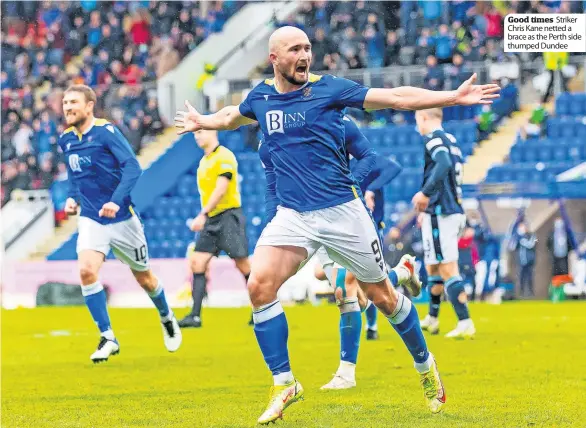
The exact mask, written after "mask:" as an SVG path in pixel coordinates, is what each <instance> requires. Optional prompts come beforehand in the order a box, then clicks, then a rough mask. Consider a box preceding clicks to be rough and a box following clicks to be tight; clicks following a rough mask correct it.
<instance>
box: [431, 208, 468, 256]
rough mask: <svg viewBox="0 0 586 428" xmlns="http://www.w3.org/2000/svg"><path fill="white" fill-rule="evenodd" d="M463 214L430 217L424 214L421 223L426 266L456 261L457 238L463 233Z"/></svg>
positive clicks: (464, 224)
mask: <svg viewBox="0 0 586 428" xmlns="http://www.w3.org/2000/svg"><path fill="white" fill-rule="evenodd" d="M465 226H466V216H465V215H464V214H450V215H446V216H443V215H438V216H436V215H431V214H428V213H425V214H424V215H423V222H422V223H421V236H422V238H423V261H424V262H425V265H426V266H429V265H437V264H439V263H449V262H457V261H458V256H459V252H458V238H460V236H461V235H462V233H463V232H464V228H465Z"/></svg>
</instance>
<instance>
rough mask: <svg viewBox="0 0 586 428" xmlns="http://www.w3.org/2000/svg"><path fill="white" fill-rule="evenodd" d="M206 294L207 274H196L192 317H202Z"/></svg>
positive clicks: (194, 277)
mask: <svg viewBox="0 0 586 428" xmlns="http://www.w3.org/2000/svg"><path fill="white" fill-rule="evenodd" d="M205 292H206V275H205V273H194V274H193V283H192V284H191V295H192V297H193V306H192V307H191V315H193V316H194V317H201V304H202V302H203V298H204V296H205Z"/></svg>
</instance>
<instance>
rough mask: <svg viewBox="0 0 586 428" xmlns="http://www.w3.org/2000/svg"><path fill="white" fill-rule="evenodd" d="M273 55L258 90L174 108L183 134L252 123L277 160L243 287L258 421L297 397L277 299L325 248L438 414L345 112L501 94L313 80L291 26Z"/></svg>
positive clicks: (433, 383)
mask: <svg viewBox="0 0 586 428" xmlns="http://www.w3.org/2000/svg"><path fill="white" fill-rule="evenodd" d="M269 52H270V55H269V58H270V61H271V63H272V65H273V69H274V73H275V77H274V79H267V80H264V81H263V82H261V83H259V84H258V85H257V86H256V87H255V88H254V89H253V90H252V91H251V92H250V93H249V94H248V96H247V98H246V99H245V100H244V101H243V102H242V103H241V104H240V105H239V106H228V107H224V108H223V109H222V110H220V111H218V112H217V113H214V114H211V115H202V114H200V113H198V112H197V111H196V110H195V109H194V108H193V107H192V106H191V105H190V104H189V103H186V107H187V109H188V111H187V112H184V111H179V112H177V115H176V117H175V124H176V126H177V127H178V129H179V131H178V132H179V133H180V134H182V133H185V132H190V131H197V130H198V129H216V130H220V129H236V128H238V127H240V126H243V125H248V124H251V123H254V122H256V121H258V123H259V125H260V127H261V129H262V132H263V137H264V139H265V141H264V144H266V145H267V146H268V149H269V152H270V155H271V160H272V162H273V166H274V171H275V177H276V184H277V196H278V197H279V201H280V203H281V206H280V208H279V210H277V214H276V215H275V217H274V218H273V220H272V221H271V222H270V223H269V224H268V225H267V227H266V228H265V229H264V230H263V233H262V236H261V237H260V239H259V241H258V243H257V246H256V249H255V254H254V259H253V269H252V274H251V277H250V279H249V281H248V290H249V294H250V297H251V301H252V304H253V307H254V324H255V325H254V331H255V335H256V338H257V341H258V344H259V346H260V349H261V351H262V353H263V356H264V358H265V362H266V363H267V365H268V367H269V369H270V370H271V372H272V374H273V382H274V386H273V387H272V388H271V393H270V399H269V403H268V405H267V407H266V409H265V411H264V412H263V414H262V415H261V416H260V418H259V419H258V422H259V423H261V424H268V423H270V422H273V421H275V420H277V419H278V418H281V417H282V415H283V411H284V410H285V409H286V408H287V407H288V406H290V405H291V404H293V403H294V402H296V401H298V400H300V399H301V398H302V397H303V387H302V386H301V384H300V383H299V381H297V380H296V379H295V377H294V376H293V372H292V371H291V366H290V362H289V352H288V349H287V341H288V335H289V328H288V325H287V319H286V317H285V313H284V311H283V307H282V305H281V303H280V302H279V300H278V298H277V292H278V290H279V288H280V287H281V286H282V285H283V283H284V282H285V281H286V280H287V279H288V278H290V277H291V276H292V275H294V274H295V273H296V272H297V271H298V269H299V268H300V267H301V266H303V264H304V263H306V262H307V260H309V259H310V258H311V257H312V256H313V254H314V253H315V252H316V251H317V250H318V249H319V248H320V247H321V246H324V247H325V248H326V250H327V252H328V255H329V256H330V258H331V259H332V260H334V261H335V262H336V263H339V264H340V265H342V266H344V267H345V268H346V269H348V270H350V271H351V272H352V273H354V274H355V275H356V278H357V280H358V282H359V284H360V286H361V288H363V290H365V292H366V295H367V297H368V298H369V299H370V300H372V301H373V303H374V304H375V305H376V306H377V307H378V308H379V309H380V310H381V312H383V313H384V314H385V316H386V317H387V318H388V320H389V322H390V323H391V325H392V326H393V328H394V329H395V330H396V331H397V333H398V334H399V335H400V336H401V339H402V340H403V342H404V343H405V345H406V347H407V349H408V350H409V352H410V353H411V356H412V357H413V359H414V363H415V368H416V370H417V371H418V372H419V374H420V382H421V385H422V387H423V389H424V397H425V399H426V402H427V405H428V406H429V408H430V410H431V411H432V412H434V413H437V412H439V411H440V410H441V408H442V406H443V404H444V403H445V393H444V388H443V385H442V383H441V380H440V377H439V372H438V369H437V365H436V363H435V360H434V358H433V356H432V354H430V353H429V351H428V349H427V344H426V342H425V338H424V337H423V333H422V331H421V329H420V326H419V321H418V319H417V311H416V309H415V306H413V305H412V304H411V302H410V301H409V299H407V298H405V297H404V296H403V295H402V294H401V293H399V292H398V291H396V290H395V289H394V287H393V284H400V283H406V282H413V283H415V284H417V285H419V286H420V282H419V279H418V278H417V275H416V273H415V272H414V269H413V266H408V267H407V268H406V269H401V270H399V269H397V270H394V271H392V272H391V275H390V276H391V277H392V279H389V277H388V276H387V270H386V266H385V263H384V260H383V258H382V251H381V248H380V239H379V236H378V232H377V230H376V228H375V226H374V223H373V221H372V217H371V215H370V213H369V212H368V210H367V208H366V207H365V205H364V202H363V201H362V198H360V196H359V194H358V191H357V189H356V185H355V182H354V177H353V176H352V174H351V173H350V169H349V167H348V166H347V160H346V159H345V150H344V148H343V146H344V126H343V120H342V118H343V110H344V108H345V107H357V108H364V109H372V110H376V109H385V108H394V109H402V110H417V109H425V108H432V107H440V106H448V105H456V104H463V105H473V104H478V103H490V102H491V101H490V98H495V97H497V96H498V95H497V94H495V92H497V91H498V89H499V88H498V86H497V85H480V86H477V85H474V84H473V83H474V81H475V79H476V75H473V76H472V77H471V78H470V79H469V80H468V81H466V82H465V83H463V84H462V86H461V87H460V88H458V89H457V90H456V91H448V92H434V91H428V90H425V89H419V88H413V87H401V88H393V89H378V88H377V89H371V88H366V87H364V86H362V85H359V84H357V83H355V82H352V81H350V80H346V79H340V78H335V77H333V76H330V75H325V76H316V75H311V74H310V73H309V69H310V65H311V58H312V53H311V43H310V42H309V39H308V37H307V35H306V34H305V33H304V32H303V31H302V30H300V29H298V28H295V27H281V28H279V29H278V30H276V31H275V32H274V33H273V34H272V35H271V37H270V39H269Z"/></svg>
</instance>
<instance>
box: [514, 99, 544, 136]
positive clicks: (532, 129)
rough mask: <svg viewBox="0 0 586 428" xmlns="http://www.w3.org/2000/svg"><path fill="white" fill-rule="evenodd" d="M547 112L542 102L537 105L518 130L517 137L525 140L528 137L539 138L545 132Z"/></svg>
mask: <svg viewBox="0 0 586 428" xmlns="http://www.w3.org/2000/svg"><path fill="white" fill-rule="evenodd" d="M547 119H548V113H547V110H545V108H544V107H543V104H539V105H537V107H535V109H533V111H532V112H531V117H530V118H529V120H528V121H527V123H526V124H525V125H524V126H521V129H520V130H519V137H520V138H521V139H522V140H523V141H525V140H527V139H528V138H539V137H540V136H542V135H543V134H544V133H545V128H546V125H547Z"/></svg>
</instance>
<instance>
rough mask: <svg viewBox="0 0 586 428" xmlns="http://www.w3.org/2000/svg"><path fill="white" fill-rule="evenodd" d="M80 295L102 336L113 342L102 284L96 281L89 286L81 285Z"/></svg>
mask: <svg viewBox="0 0 586 428" xmlns="http://www.w3.org/2000/svg"><path fill="white" fill-rule="evenodd" d="M81 294H83V299H84V300H85V304H86V306H87V308H88V309H89V311H90V314H91V315H92V318H93V319H94V321H95V323H96V324H97V326H98V328H99V329H100V333H102V336H104V337H107V338H108V339H112V340H113V339H114V333H113V332H112V327H111V325H110V316H109V315H108V306H107V304H106V292H105V291H104V287H103V286H102V284H101V283H100V282H99V281H98V282H94V283H93V284H90V285H83V286H82V287H81Z"/></svg>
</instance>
